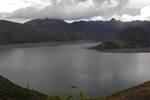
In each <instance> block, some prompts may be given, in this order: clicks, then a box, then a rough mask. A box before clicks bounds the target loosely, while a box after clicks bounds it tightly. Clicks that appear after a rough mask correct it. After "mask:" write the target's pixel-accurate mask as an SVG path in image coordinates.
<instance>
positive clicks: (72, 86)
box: [70, 86, 78, 88]
mask: <svg viewBox="0 0 150 100" xmlns="http://www.w3.org/2000/svg"><path fill="white" fill-rule="evenodd" d="M70 88H78V87H77V86H71V87H70Z"/></svg>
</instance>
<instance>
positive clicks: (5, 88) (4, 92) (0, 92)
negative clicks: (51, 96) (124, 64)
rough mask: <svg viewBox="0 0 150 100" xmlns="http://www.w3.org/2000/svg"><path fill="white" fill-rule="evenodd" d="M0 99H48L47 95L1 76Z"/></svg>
mask: <svg viewBox="0 0 150 100" xmlns="http://www.w3.org/2000/svg"><path fill="white" fill-rule="evenodd" d="M0 100H46V95H44V94H41V93H39V92H36V91H31V90H27V89H24V88H22V87H20V86H18V85H15V84H14V83H12V82H11V81H9V80H7V79H6V78H4V77H2V76H0Z"/></svg>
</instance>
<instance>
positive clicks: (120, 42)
mask: <svg viewBox="0 0 150 100" xmlns="http://www.w3.org/2000/svg"><path fill="white" fill-rule="evenodd" d="M146 47H150V28H149V27H145V26H143V27H128V28H126V29H125V30H123V31H122V32H121V33H120V34H118V35H116V36H113V37H112V38H110V39H108V40H106V41H104V42H102V43H101V44H100V45H98V46H96V47H94V48H96V49H97V50H114V49H127V48H146Z"/></svg>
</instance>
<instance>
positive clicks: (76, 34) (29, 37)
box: [0, 18, 150, 44]
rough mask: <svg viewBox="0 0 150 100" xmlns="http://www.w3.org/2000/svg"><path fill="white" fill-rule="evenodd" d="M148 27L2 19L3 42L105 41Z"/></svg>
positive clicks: (141, 23)
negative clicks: (128, 29) (131, 28)
mask: <svg viewBox="0 0 150 100" xmlns="http://www.w3.org/2000/svg"><path fill="white" fill-rule="evenodd" d="M131 26H133V27H137V26H149V27H150V22H148V21H133V22H121V21H116V20H115V19H112V20H110V21H88V22H87V21H79V22H73V23H66V22H65V21H63V20H59V19H48V18H46V19H35V20H31V21H29V22H26V23H24V24H19V23H14V22H9V21H5V20H0V44H18V43H19V44H21V43H37V42H54V41H78V40H98V41H103V40H106V39H107V38H109V37H110V36H113V35H117V34H119V33H120V32H121V31H122V30H124V29H126V28H127V27H131Z"/></svg>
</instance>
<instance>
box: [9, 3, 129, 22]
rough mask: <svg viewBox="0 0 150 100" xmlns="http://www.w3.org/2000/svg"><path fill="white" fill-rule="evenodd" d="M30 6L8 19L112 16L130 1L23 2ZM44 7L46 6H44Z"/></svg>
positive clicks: (17, 11) (13, 13)
mask: <svg viewBox="0 0 150 100" xmlns="http://www.w3.org/2000/svg"><path fill="white" fill-rule="evenodd" d="M23 1H24V2H26V4H28V5H29V6H27V7H25V8H20V9H17V10H16V11H14V12H12V13H11V14H10V15H9V16H8V17H7V18H9V19H10V18H25V19H34V18H56V19H64V20H79V19H91V18H94V17H96V16H111V15H113V14H114V13H116V12H118V11H119V10H121V8H123V7H124V6H125V5H126V4H127V3H128V1H129V0H50V1H47V0H44V1H43V0H37V1H36V2H35V1H34V0H32V1H29V0H23ZM43 5H44V6H43Z"/></svg>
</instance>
